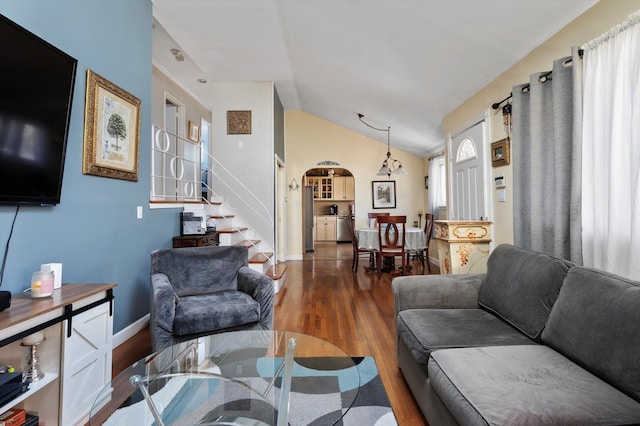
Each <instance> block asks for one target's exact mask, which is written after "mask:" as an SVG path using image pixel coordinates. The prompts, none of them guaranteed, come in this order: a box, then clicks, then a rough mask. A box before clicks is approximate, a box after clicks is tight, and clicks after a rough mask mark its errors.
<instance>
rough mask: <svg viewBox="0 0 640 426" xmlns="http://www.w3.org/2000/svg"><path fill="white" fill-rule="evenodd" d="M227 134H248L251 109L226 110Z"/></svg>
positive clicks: (249, 131)
mask: <svg viewBox="0 0 640 426" xmlns="http://www.w3.org/2000/svg"><path fill="white" fill-rule="evenodd" d="M227 134H228V135H250V134H251V111H227Z"/></svg>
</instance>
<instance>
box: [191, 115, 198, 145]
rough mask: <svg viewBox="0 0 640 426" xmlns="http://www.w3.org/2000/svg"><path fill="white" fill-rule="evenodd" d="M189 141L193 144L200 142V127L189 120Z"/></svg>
mask: <svg viewBox="0 0 640 426" xmlns="http://www.w3.org/2000/svg"><path fill="white" fill-rule="evenodd" d="M189 140H190V141H191V142H195V143H199V142H200V127H199V126H197V125H195V124H193V121H191V120H189Z"/></svg>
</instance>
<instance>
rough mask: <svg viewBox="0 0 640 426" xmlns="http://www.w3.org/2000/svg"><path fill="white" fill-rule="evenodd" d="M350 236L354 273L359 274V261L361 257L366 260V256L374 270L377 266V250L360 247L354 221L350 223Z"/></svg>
mask: <svg viewBox="0 0 640 426" xmlns="http://www.w3.org/2000/svg"><path fill="white" fill-rule="evenodd" d="M349 234H350V235H351V243H352V244H353V262H351V269H352V270H353V272H356V273H357V272H358V260H359V259H360V257H363V258H364V256H366V258H367V259H368V260H369V267H370V268H372V267H373V266H374V265H375V250H370V249H365V248H360V247H359V246H358V237H357V235H356V230H355V227H354V223H353V220H350V221H349Z"/></svg>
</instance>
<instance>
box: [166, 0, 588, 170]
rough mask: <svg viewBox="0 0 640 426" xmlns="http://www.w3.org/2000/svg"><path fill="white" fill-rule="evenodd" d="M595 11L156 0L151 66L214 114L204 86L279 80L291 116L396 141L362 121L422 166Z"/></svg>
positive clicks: (568, 1) (393, 1) (385, 0)
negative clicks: (520, 66)
mask: <svg viewBox="0 0 640 426" xmlns="http://www.w3.org/2000/svg"><path fill="white" fill-rule="evenodd" d="M596 2H597V0H154V3H153V15H154V19H155V20H156V21H157V22H156V29H155V31H154V36H153V43H154V46H153V49H154V50H153V57H154V61H155V62H156V64H157V65H159V66H160V67H161V68H163V69H164V70H165V72H168V73H169V74H171V75H172V76H173V77H174V78H177V79H179V80H180V81H181V83H182V85H183V86H184V87H186V88H187V89H188V90H190V91H191V92H192V93H193V94H195V95H196V96H197V97H198V99H200V101H201V102H203V103H204V104H205V106H209V105H211V96H212V95H211V90H210V88H209V87H208V86H207V84H202V83H198V82H197V80H198V79H206V80H208V81H214V80H215V81H229V80H263V81H264V80H266V81H273V82H274V83H275V86H276V89H277V91H278V94H279V96H280V99H281V101H282V104H283V106H284V108H285V109H290V110H302V111H305V112H308V113H310V114H313V115H316V116H318V117H320V118H323V119H325V120H328V121H331V122H333V123H336V124H338V125H341V126H343V127H346V128H348V129H350V130H353V131H355V132H358V133H361V134H363V135H366V136H368V137H371V138H373V139H377V140H379V141H381V142H383V143H386V142H387V138H386V133H384V132H377V131H375V130H372V129H370V128H368V127H366V126H365V125H363V124H362V123H361V122H360V121H359V120H358V117H357V115H356V114H357V113H361V114H364V116H365V120H367V122H369V123H370V124H372V125H374V126H376V127H381V128H386V127H387V126H390V127H391V145H392V148H398V149H402V150H404V151H406V152H408V153H411V154H414V155H417V156H419V157H424V156H426V155H428V154H429V153H432V152H434V151H436V150H439V149H441V148H442V147H443V146H444V135H443V133H442V120H443V118H444V117H445V116H446V114H448V113H449V112H451V111H452V110H453V109H454V108H456V107H457V106H459V105H460V104H461V103H462V102H463V101H465V100H466V99H468V98H469V97H471V96H472V95H473V94H474V93H476V92H477V91H478V90H480V89H481V88H483V87H484V86H485V85H487V84H488V83H489V82H491V81H492V80H493V79H495V78H496V77H497V76H498V75H499V74H501V73H502V72H503V71H505V70H506V69H508V68H509V67H511V66H512V65H513V64H514V63H516V62H517V61H518V60H520V59H521V58H523V57H524V56H526V55H527V54H528V53H529V52H530V51H531V50H533V49H534V48H536V47H537V46H538V45H540V44H541V43H542V42H544V41H545V40H546V39H548V38H549V37H550V36H552V35H553V34H555V33H556V32H558V31H559V30H560V29H561V28H562V27H564V26H565V25H566V24H568V23H569V22H571V21H572V20H573V19H574V18H576V17H577V16H578V15H580V14H581V13H583V12H584V11H585V10H587V9H588V8H589V7H591V6H592V5H593V4H595V3H596ZM158 24H159V25H158ZM171 48H177V49H179V50H180V51H181V52H182V54H183V55H184V57H185V60H184V61H182V62H178V61H176V59H175V57H174V55H173V54H171V53H170V52H169V49H171ZM569 48H570V46H567V49H569Z"/></svg>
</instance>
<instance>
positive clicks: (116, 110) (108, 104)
mask: <svg viewBox="0 0 640 426" xmlns="http://www.w3.org/2000/svg"><path fill="white" fill-rule="evenodd" d="M130 113H131V111H130V109H129V108H126V107H125V106H124V105H121V104H120V103H119V102H118V101H116V100H114V99H112V98H110V97H109V96H105V98H104V120H103V125H104V131H103V135H104V136H105V140H104V143H103V146H102V149H103V151H102V159H103V160H108V161H115V162H117V163H127V162H128V161H129V160H128V155H129V143H130V141H129V137H128V133H129V132H128V131H127V122H128V121H129V120H130V118H129V115H130ZM107 136H109V137H107Z"/></svg>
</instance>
